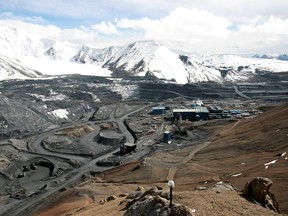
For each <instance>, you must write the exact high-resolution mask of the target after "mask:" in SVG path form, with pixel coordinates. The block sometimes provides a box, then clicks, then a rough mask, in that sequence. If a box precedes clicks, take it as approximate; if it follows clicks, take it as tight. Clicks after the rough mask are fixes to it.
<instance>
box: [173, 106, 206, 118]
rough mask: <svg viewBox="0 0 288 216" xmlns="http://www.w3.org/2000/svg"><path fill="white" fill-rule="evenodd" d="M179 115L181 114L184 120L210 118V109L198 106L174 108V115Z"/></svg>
mask: <svg viewBox="0 0 288 216" xmlns="http://www.w3.org/2000/svg"><path fill="white" fill-rule="evenodd" d="M177 115H181V119H182V120H186V119H187V120H190V121H197V120H200V119H202V120H207V119H208V118H209V111H208V110H207V108H206V107H201V106H198V107H196V108H194V109H174V110H173V117H174V118H176V117H177Z"/></svg>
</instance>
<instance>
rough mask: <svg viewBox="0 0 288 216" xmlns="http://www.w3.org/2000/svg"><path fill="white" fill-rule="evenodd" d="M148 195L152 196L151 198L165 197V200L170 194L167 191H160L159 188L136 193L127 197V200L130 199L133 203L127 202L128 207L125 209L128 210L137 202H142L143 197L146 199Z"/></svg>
mask: <svg viewBox="0 0 288 216" xmlns="http://www.w3.org/2000/svg"><path fill="white" fill-rule="evenodd" d="M136 190H137V189H136ZM147 195H151V196H156V195H159V196H160V197H163V198H165V199H168V198H169V193H168V192H167V191H163V190H158V187H153V188H150V189H149V190H147V191H134V192H133V193H131V194H129V195H128V196H127V197H126V199H130V200H131V201H129V202H127V205H126V207H125V208H124V209H128V208H129V207H130V206H131V205H133V204H134V203H135V202H137V201H139V200H141V199H142V198H143V197H145V196H147Z"/></svg>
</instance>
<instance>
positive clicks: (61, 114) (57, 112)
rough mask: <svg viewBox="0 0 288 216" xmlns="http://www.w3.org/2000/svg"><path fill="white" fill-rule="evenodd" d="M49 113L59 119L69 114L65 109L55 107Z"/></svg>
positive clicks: (65, 117)
mask: <svg viewBox="0 0 288 216" xmlns="http://www.w3.org/2000/svg"><path fill="white" fill-rule="evenodd" d="M49 114H53V115H54V116H55V117H57V118H60V119H68V117H67V115H69V112H68V111H67V110H66V109H57V110H54V111H52V112H49Z"/></svg>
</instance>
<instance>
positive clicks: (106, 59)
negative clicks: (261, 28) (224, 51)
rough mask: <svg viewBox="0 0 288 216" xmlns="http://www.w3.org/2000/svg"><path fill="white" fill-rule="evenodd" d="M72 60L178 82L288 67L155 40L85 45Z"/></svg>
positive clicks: (120, 72)
mask: <svg viewBox="0 0 288 216" xmlns="http://www.w3.org/2000/svg"><path fill="white" fill-rule="evenodd" d="M71 60H72V61H76V62H79V63H82V64H97V65H99V66H101V67H104V68H107V69H109V70H111V71H112V72H113V75H114V76H155V77H158V78H164V79H168V80H171V79H172V80H175V81H176V82H177V83H186V82H203V81H215V82H220V83H222V82H225V81H228V82H235V81H245V80H248V79H249V78H251V77H252V76H254V75H255V74H257V73H263V72H265V73H268V72H281V71H288V64H287V62H283V61H277V60H263V59H255V58H243V57H240V56H237V55H198V56H197V55H181V54H178V53H176V52H173V51H171V50H170V49H168V48H166V47H165V46H163V45H161V44H158V43H156V42H154V41H138V42H134V43H131V44H128V45H125V46H122V47H108V48H105V49H93V48H89V47H87V46H84V47H82V49H81V50H80V51H79V52H78V53H77V54H76V55H75V56H74V57H73V58H72V59H71Z"/></svg>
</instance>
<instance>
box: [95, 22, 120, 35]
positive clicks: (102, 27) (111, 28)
mask: <svg viewBox="0 0 288 216" xmlns="http://www.w3.org/2000/svg"><path fill="white" fill-rule="evenodd" d="M91 28H92V29H93V30H95V31H97V32H99V33H100V34H107V35H109V34H118V31H117V29H116V27H115V25H114V24H112V23H111V22H107V23H106V22H101V23H99V24H96V25H92V27H91Z"/></svg>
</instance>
